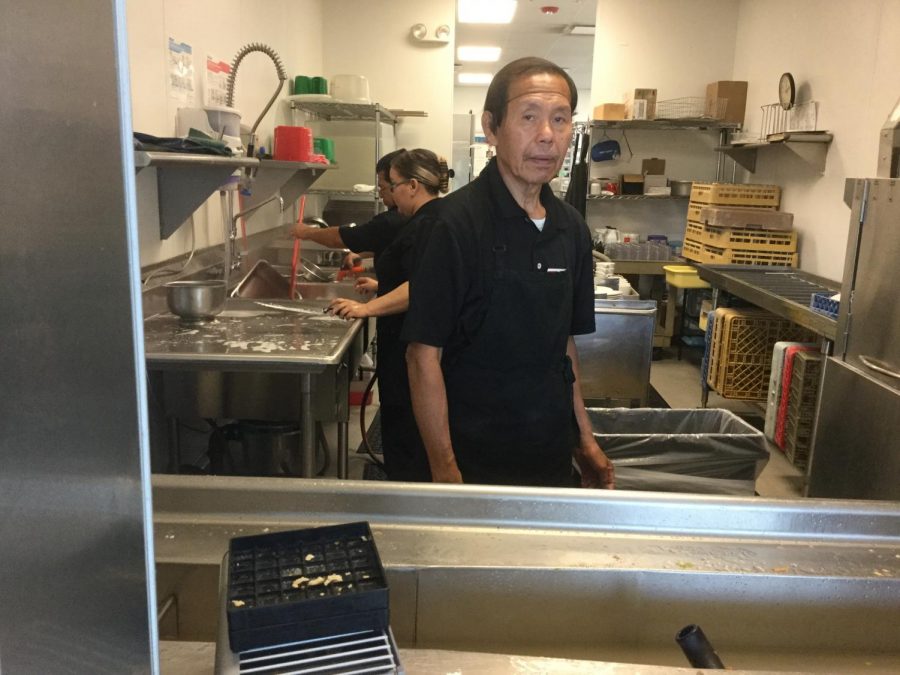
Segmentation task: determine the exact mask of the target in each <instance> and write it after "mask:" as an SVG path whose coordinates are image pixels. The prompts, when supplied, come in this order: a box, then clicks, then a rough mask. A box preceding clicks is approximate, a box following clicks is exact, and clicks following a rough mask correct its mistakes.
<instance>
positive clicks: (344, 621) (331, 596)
mask: <svg viewBox="0 0 900 675" xmlns="http://www.w3.org/2000/svg"><path fill="white" fill-rule="evenodd" d="M224 565H225V568H226V572H227V575H228V576H227V579H228V585H227V589H228V591H227V593H228V595H227V598H226V615H227V617H228V639H229V644H230V646H231V649H232V651H234V652H235V653H237V652H243V651H246V650H248V649H254V648H258V647H268V646H272V645H278V644H284V643H287V642H293V641H296V640H306V639H310V638H320V637H327V636H331V635H336V634H339V633H346V632H351V631H356V630H360V631H361V630H384V629H387V628H388V625H389V617H388V587H387V581H386V580H385V575H384V568H383V567H382V565H381V559H380V558H379V556H378V550H377V549H376V548H375V542H374V539H373V538H372V531H371V529H370V528H369V524H368V523H365V522H359V523H348V524H346V525H332V526H328V527H316V528H309V529H305V530H293V531H290V532H277V533H275V534H264V535H258V536H252V537H238V538H235V539H232V540H231V544H230V545H229V549H228V555H227V556H226V558H225V562H224Z"/></svg>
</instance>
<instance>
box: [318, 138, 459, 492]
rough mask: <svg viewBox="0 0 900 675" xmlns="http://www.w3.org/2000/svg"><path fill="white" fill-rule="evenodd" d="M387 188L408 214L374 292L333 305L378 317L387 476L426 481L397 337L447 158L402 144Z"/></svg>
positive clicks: (443, 184) (379, 268)
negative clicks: (419, 240) (418, 244)
mask: <svg viewBox="0 0 900 675" xmlns="http://www.w3.org/2000/svg"><path fill="white" fill-rule="evenodd" d="M388 177H389V188H390V191H391V196H392V197H393V200H394V203H395V204H396V205H397V210H398V211H399V213H400V214H401V215H403V216H405V217H407V218H409V220H408V221H407V223H406V225H404V226H403V228H401V230H400V232H399V233H398V234H397V236H396V237H395V238H394V240H393V241H392V242H391V243H390V244H389V245H388V246H387V247H386V248H385V249H384V250H383V251H382V252H381V255H379V256H378V258H377V260H376V261H375V272H376V274H377V276H378V297H376V298H375V299H374V300H370V301H369V302H368V303H360V302H355V301H353V300H346V299H338V300H335V301H333V302H332V303H331V305H330V308H331V310H332V311H333V312H334V313H335V314H336V315H337V316H341V317H343V318H345V319H356V318H364V317H369V316H374V317H377V322H376V325H377V331H378V363H377V367H376V373H377V375H378V383H379V384H378V395H379V398H380V401H381V408H380V410H381V437H382V445H383V450H384V464H385V470H386V471H387V474H388V479H389V480H404V481H430V480H431V469H430V467H429V464H428V456H427V455H426V454H425V446H424V445H423V444H422V439H421V438H420V436H419V430H418V427H417V426H416V420H415V417H414V416H413V411H412V402H411V399H410V395H409V380H408V379H407V375H406V343H404V342H401V341H400V330H401V328H402V327H403V318H404V317H405V316H406V310H407V308H408V307H409V278H410V274H411V272H412V268H413V266H414V258H413V255H414V252H415V239H416V235H417V232H418V231H419V230H420V229H421V228H423V227H427V226H429V225H430V224H431V223H433V222H435V221H437V219H438V204H439V200H438V196H439V195H440V193H442V192H447V189H448V184H449V180H450V172H449V170H448V168H447V161H446V160H445V159H443V158H439V157H438V156H437V155H435V154H434V153H433V152H431V151H430V150H424V149H421V148H420V149H416V150H405V151H403V152H401V153H399V154H398V155H397V156H395V157H394V159H393V160H392V161H391V167H390V171H389V174H388Z"/></svg>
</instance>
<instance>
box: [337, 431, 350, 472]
mask: <svg viewBox="0 0 900 675" xmlns="http://www.w3.org/2000/svg"><path fill="white" fill-rule="evenodd" d="M347 429H348V423H347V422H338V424H337V476H338V478H341V479H343V480H346V479H347V478H349V477H350V472H349V466H348V464H349V461H350V458H349V447H348V438H347Z"/></svg>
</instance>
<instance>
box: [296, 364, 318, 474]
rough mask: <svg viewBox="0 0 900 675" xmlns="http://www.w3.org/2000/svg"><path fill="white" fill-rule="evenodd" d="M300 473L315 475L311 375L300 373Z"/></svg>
mask: <svg viewBox="0 0 900 675" xmlns="http://www.w3.org/2000/svg"><path fill="white" fill-rule="evenodd" d="M300 433H301V439H302V442H301V444H300V475H301V476H303V477H304V478H312V477H313V476H315V475H316V429H315V424H314V423H313V418H312V375H310V374H309V373H301V375H300Z"/></svg>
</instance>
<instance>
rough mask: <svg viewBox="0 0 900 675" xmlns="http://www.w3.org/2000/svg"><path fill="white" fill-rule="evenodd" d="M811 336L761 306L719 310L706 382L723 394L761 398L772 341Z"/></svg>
mask: <svg viewBox="0 0 900 675" xmlns="http://www.w3.org/2000/svg"><path fill="white" fill-rule="evenodd" d="M813 339H815V335H814V334H813V333H812V332H811V331H809V330H807V329H805V328H802V327H800V326H798V325H796V324H794V323H791V322H790V321H788V320H787V319H783V318H781V317H779V316H775V315H774V314H770V313H769V312H766V311H764V310H760V309H755V308H754V309H730V310H724V311H723V310H719V311H717V312H716V321H715V324H714V325H713V332H712V341H711V344H710V359H709V369H708V371H707V383H708V384H709V386H710V387H712V388H713V389H714V390H715V391H717V392H718V393H719V394H720V395H721V396H723V397H724V398H734V399H747V400H758V401H764V400H766V398H767V397H768V391H769V376H770V374H771V369H772V350H773V349H774V348H775V343H776V342H780V341H792V342H808V341H810V340H813Z"/></svg>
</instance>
